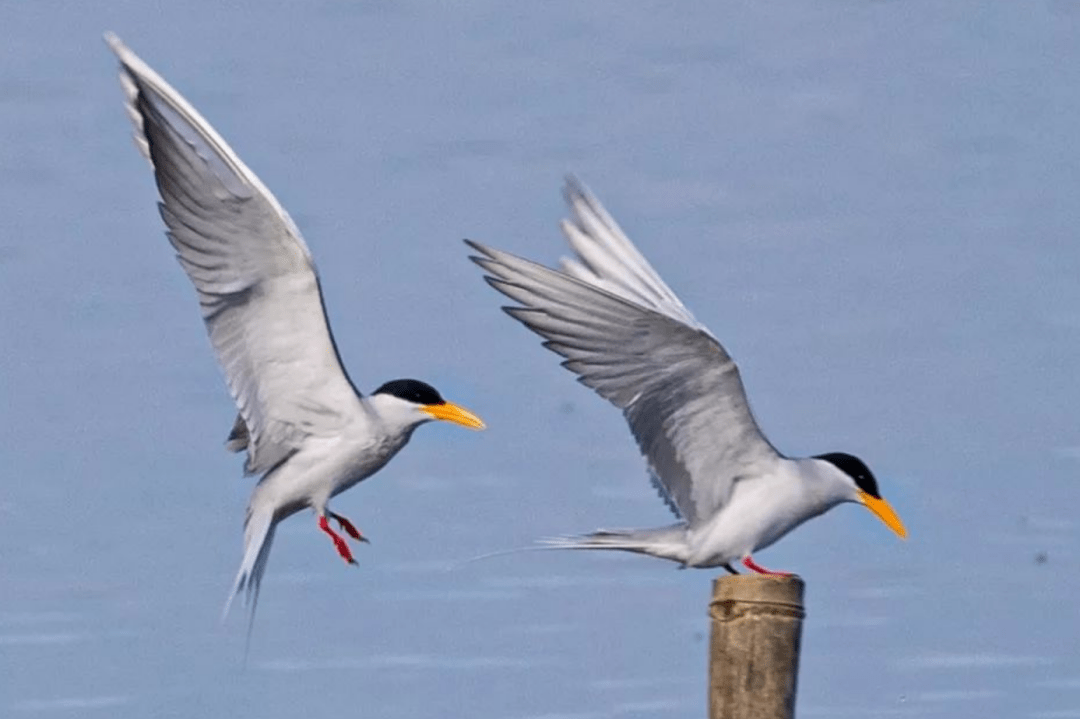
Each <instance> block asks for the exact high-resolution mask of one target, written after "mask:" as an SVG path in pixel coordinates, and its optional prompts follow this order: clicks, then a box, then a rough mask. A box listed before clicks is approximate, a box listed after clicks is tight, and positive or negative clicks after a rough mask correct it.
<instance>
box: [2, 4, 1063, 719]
mask: <svg viewBox="0 0 1080 719" xmlns="http://www.w3.org/2000/svg"><path fill="white" fill-rule="evenodd" d="M0 27H2V28H3V29H2V30H0V37H2V38H3V40H4V41H3V42H2V43H0V68H2V69H0V137H2V138H3V139H2V140H0V301H2V303H3V307H4V311H3V319H2V320H0V401H2V402H3V407H4V411H3V412H2V414H0V436H2V440H0V467H2V470H0V472H2V473H3V481H2V483H0V677H2V679H0V715H4V716H12V717H21V716H27V717H69V716H87V717H119V718H127V717H132V718H135V717H138V718H140V719H142V718H144V717H149V716H153V717H245V716H252V717H255V716H258V717H263V718H267V719H275V718H277V717H293V716H301V715H304V716H306V715H314V716H365V717H388V718H395V717H421V716H423V717H429V716H447V717H466V716H467V717H478V718H491V719H496V718H497V719H539V718H541V717H543V718H544V719H601V718H603V719H608V718H611V717H692V716H701V715H702V714H703V712H704V691H705V689H704V687H705V681H704V673H705V649H706V647H705V636H706V633H707V622H706V618H705V605H706V601H707V598H708V596H709V591H710V589H709V583H710V580H711V578H712V575H711V574H710V573H708V572H704V571H686V572H680V571H675V570H674V569H673V568H672V566H671V565H669V564H666V563H662V562H658V561H650V560H648V559H644V558H635V557H621V556H620V557H613V556H595V555H591V556H590V555H585V554H573V555H568V554H557V553H553V554H522V555H515V556H510V557H503V558H495V559H490V560H487V561H484V562H478V563H475V564H470V565H467V566H465V567H463V568H460V569H456V570H452V571H448V570H447V568H448V567H450V566H451V565H453V564H454V563H455V562H457V561H458V560H461V559H464V558H467V557H471V556H474V555H477V554H481V553H484V552H488V551H494V550H498V549H504V548H508V547H515V546H522V545H525V544H528V543H529V542H530V541H531V540H532V539H533V538H535V537H538V536H544V535H550V534H557V533H564V532H573V531H583V530H589V529H592V528H595V527H597V526H649V525H656V524H661V523H666V522H668V521H669V516H668V515H667V512H666V510H665V509H664V507H663V506H662V504H661V503H660V502H659V501H658V500H657V499H656V498H655V497H654V496H653V495H652V491H651V489H650V488H649V486H648V484H647V482H646V481H645V477H644V472H643V469H642V466H641V462H640V460H639V458H638V456H637V452H636V450H635V448H634V446H633V444H632V442H631V440H630V438H629V435H628V433H627V432H626V429H625V427H624V425H623V422H622V420H621V418H620V417H619V416H618V413H616V412H615V411H613V410H612V409H610V408H609V407H608V406H607V405H606V404H605V403H604V402H602V401H601V400H600V399H598V398H597V397H595V396H593V395H592V394H591V393H589V392H588V391H587V390H585V389H584V388H582V387H580V386H579V385H577V384H576V383H574V382H573V381H572V379H571V376H570V375H569V374H568V373H566V372H564V371H563V370H561V369H560V368H559V367H558V366H557V362H556V360H555V357H554V356H552V355H550V354H548V353H546V352H544V351H543V350H542V349H540V348H539V346H538V343H537V342H536V340H535V338H534V337H532V336H531V335H529V334H527V333H526V332H525V331H524V330H523V329H521V328H520V327H517V326H515V325H513V324H512V323H511V322H510V321H509V320H507V319H506V318H505V317H503V316H502V315H501V313H499V312H498V311H497V310H496V307H497V306H498V304H499V303H500V302H499V298H498V297H496V296H495V294H494V293H493V292H491V291H490V290H489V289H488V288H486V287H485V286H484V285H483V283H482V282H480V280H479V278H478V272H477V271H476V269H475V268H474V267H472V266H471V265H470V264H469V263H467V262H466V261H465V259H464V255H465V252H464V248H463V246H462V245H461V242H460V240H461V238H462V237H464V236H470V237H473V238H476V239H479V240H482V241H486V242H490V243H492V244H495V245H497V246H501V247H505V248H507V249H510V250H513V251H517V252H520V253H523V254H527V255H529V256H532V257H535V258H537V259H541V260H544V261H547V262H553V261H555V260H556V259H557V257H558V256H559V254H560V253H561V252H562V251H563V250H562V244H561V239H560V237H559V235H558V233H557V231H556V229H555V223H556V221H557V220H558V219H559V218H560V217H561V216H562V207H561V204H560V203H561V200H560V197H559V193H558V188H559V182H560V179H561V175H562V174H563V173H565V172H568V171H573V172H575V173H577V174H579V175H580V176H581V177H582V178H583V179H584V180H585V181H586V182H588V183H589V184H590V185H591V186H592V187H593V189H594V190H595V191H596V192H597V194H598V195H599V196H600V197H601V198H602V199H603V200H604V201H605V203H606V204H607V206H608V208H609V209H610V210H611V211H612V213H613V214H615V216H616V217H617V218H619V219H620V221H621V223H622V224H623V226H624V227H625V228H626V230H627V231H628V232H629V233H630V235H631V236H632V237H634V238H636V239H637V241H638V243H639V244H640V245H641V247H642V249H643V250H644V251H645V253H646V254H647V255H648V256H649V257H650V258H652V260H653V261H654V264H655V265H656V266H657V268H658V269H659V270H660V271H661V273H662V274H664V275H665V277H666V278H667V279H668V281H669V282H670V284H671V285H672V287H674V288H675V289H676V291H678V292H679V293H680V294H681V295H682V297H683V299H684V300H685V301H686V303H687V305H688V306H690V307H691V308H692V309H693V311H694V312H695V313H696V315H697V316H698V317H699V318H700V319H701V320H702V321H704V322H706V323H708V324H709V325H710V326H711V327H712V329H713V330H714V332H715V333H716V334H717V335H718V336H719V337H721V338H722V339H723V340H724V341H725V343H726V344H727V346H728V348H729V349H730V350H731V352H732V353H733V354H734V355H735V357H736V358H737V359H738V360H739V362H740V364H741V365H742V368H743V374H744V378H745V380H746V383H747V385H748V389H749V392H750V395H751V399H752V401H753V404H754V407H755V410H756V412H757V414H758V416H759V418H760V420H761V422H762V424H763V425H764V427H765V428H766V430H767V431H768V433H769V435H770V436H771V438H772V439H773V440H774V441H775V442H776V443H777V445H778V446H780V447H781V448H783V449H784V450H785V451H787V452H790V453H816V452H822V451H829V450H837V449H843V450H847V451H851V452H855V453H857V454H859V455H861V456H862V457H864V458H865V459H866V460H867V461H868V462H869V463H870V465H871V466H872V467H873V468H874V469H875V470H876V472H877V474H878V475H879V477H880V478H881V480H882V484H883V487H884V489H885V492H886V495H887V496H889V497H890V498H891V499H892V500H893V502H894V504H895V505H896V507H897V509H898V510H899V512H900V514H901V516H903V517H904V519H905V520H906V521H907V524H908V527H909V529H910V530H911V535H912V538H911V540H910V541H908V542H907V543H901V542H899V541H896V540H895V538H894V537H893V536H892V535H891V534H890V533H888V532H887V530H886V529H885V528H884V527H883V526H881V525H880V524H878V523H877V522H876V521H875V520H874V519H873V518H872V517H871V515H870V514H869V513H867V512H865V511H862V510H860V509H857V508H854V507H847V508H842V509H838V510H836V511H834V512H832V513H831V514H829V515H828V516H826V517H824V518H822V519H820V520H817V521H815V522H812V523H811V524H810V525H808V526H806V527H804V528H803V529H801V530H800V531H798V532H797V533H796V534H795V535H794V536H792V537H790V538H788V539H787V540H786V541H784V542H782V543H781V544H780V545H778V546H776V547H775V548H773V549H771V550H769V551H767V552H765V553H763V554H762V555H761V561H762V562H763V563H765V564H767V565H768V566H775V567H777V568H786V569H793V570H797V571H799V572H800V573H801V574H802V575H803V576H804V577H805V578H806V580H807V582H808V584H809V595H808V608H809V619H808V622H807V624H806V634H805V646H804V652H803V668H802V674H801V687H800V695H799V707H800V714H801V716H806V717H814V716H827V717H842V716H851V717H867V716H916V717H986V716H1008V717H1032V718H1035V717H1038V718H1042V719H1050V718H1051V717H1055V718H1061V717H1080V650H1078V648H1077V647H1078V646H1080V610H1078V609H1077V603H1076V595H1077V591H1078V589H1080V578H1078V577H1080V553H1078V551H1077V540H1078V534H1080V531H1078V530H1080V527H1078V523H1077V520H1076V519H1075V516H1076V511H1077V509H1076V507H1077V497H1078V495H1080V484H1078V474H1080V423H1078V422H1077V417H1076V414H1077V413H1076V407H1077V404H1078V402H1080V385H1078V383H1077V380H1076V371H1075V368H1076V367H1077V363H1078V360H1080V284H1078V283H1077V281H1076V277H1077V276H1078V273H1080V241H1078V230H1077V227H1078V226H1080V205H1078V203H1077V202H1076V197H1077V192H1078V191H1080V141H1078V139H1077V133H1076V118H1077V117H1078V116H1080V91H1078V90H1077V88H1078V87H1080V5H1077V3H1074V2H1071V1H1068V0H1052V1H1051V0H1032V1H1031V2H1027V3H981V2H965V1H962V0H954V2H950V3H941V2H936V1H931V0H926V1H910V2H855V1H845V0H835V1H831V2H818V3H813V4H811V3H803V2H793V1H790V0H777V1H775V2H768V3H760V2H726V3H714V4H709V5H702V6H698V7H691V6H689V5H678V6H675V5H669V4H659V3H657V4H647V3H639V4H633V5H631V4H628V3H575V2H567V3H550V2H549V3H530V4H524V3H520V4H514V5H511V4H508V3H502V2H469V3H419V2H413V3H410V2H392V3H391V2H368V3H332V2H323V3H296V2H263V3H258V4H250V3H249V4H245V5H244V6H243V7H241V8H238V9H228V8H222V7H220V6H219V4H218V3H211V2H206V1H205V0H196V1H188V0H186V1H185V2H165V3H160V4H152V3H143V2H116V3H110V4H108V6H107V7H105V6H101V7H95V5H94V4H93V3H49V2H33V3H31V2H24V3H16V2H8V3H6V4H3V5H2V6H0ZM106 29H112V30H115V31H116V32H117V33H118V34H119V35H120V36H121V37H122V38H124V40H126V41H127V42H128V43H129V44H130V45H131V46H132V47H133V48H134V49H135V50H136V51H137V52H139V53H140V54H141V55H143V57H145V58H146V59H147V61H149V62H150V63H151V64H152V65H153V66H154V67H156V68H157V69H159V70H160V71H161V72H162V73H163V74H164V75H165V77H166V78H168V79H169V80H170V81H172V82H173V83H174V84H175V85H177V87H178V88H180V89H181V90H182V91H183V92H184V93H185V94H186V95H187V96H188V97H189V98H190V99H191V100H192V101H193V102H194V103H195V104H196V106H197V107H199V108H200V109H201V110H202V111H203V112H204V113H205V114H206V115H207V116H208V117H209V118H210V119H211V121H212V122H214V124H215V125H216V126H217V127H218V129H219V130H220V131H221V132H222V133H223V134H224V135H225V136H226V138H228V139H229V140H230V141H231V142H232V144H233V146H234V147H235V148H236V149H237V151H238V152H239V153H240V154H241V155H242V156H243V157H244V158H245V159H246V160H247V161H248V162H249V164H250V165H251V166H252V167H253V169H255V171H256V172H258V173H259V174H260V175H261V177H262V178H263V179H264V181H265V182H266V183H267V184H268V185H269V186H270V187H271V188H273V190H274V191H275V192H276V194H277V196H278V197H279V198H280V199H281V201H282V202H283V203H284V204H285V205H286V206H287V207H288V208H289V209H290V211H291V212H292V214H293V216H294V218H295V219H296V220H297V222H298V223H299V224H300V226H301V227H302V228H303V229H304V231H305V233H306V235H307V238H308V240H309V244H310V245H311V247H312V249H313V251H314V253H315V255H316V257H317V259H318V261H319V262H320V267H321V270H322V273H323V280H324V282H323V284H324V287H325V291H326V295H327V303H328V305H329V309H330V313H331V320H332V322H333V325H334V328H335V330H336V334H337V338H338V342H339V344H340V347H341V350H342V353H343V355H344V357H345V360H346V364H347V365H348V366H349V368H350V370H351V372H352V374H353V377H354V378H356V379H357V381H358V382H359V384H360V385H361V386H362V387H365V388H368V389H371V388H374V387H375V386H377V385H378V384H380V383H381V382H383V381H384V380H387V379H391V378H394V377H399V376H415V377H420V378H423V379H426V380H428V381H431V382H432V383H434V384H435V385H436V386H438V387H439V388H440V389H441V390H443V392H444V394H446V395H447V396H448V397H450V398H452V399H454V400H457V401H460V402H461V403H463V404H465V405H466V406H469V407H472V408H474V409H476V410H477V411H478V412H479V413H480V414H481V415H482V416H484V418H485V419H486V420H487V421H488V423H489V425H490V430H489V431H488V432H486V433H483V434H474V433H469V432H466V431H463V430H459V429H456V428H452V427H448V426H442V427H428V428H424V429H422V430H420V431H419V432H418V434H417V436H416V437H415V438H414V441H413V443H412V445H411V446H410V447H409V448H408V450H407V451H405V452H404V453H403V455H402V456H401V457H399V458H398V459H396V460H395V461H394V462H393V463H392V464H391V465H390V466H389V467H388V468H387V469H386V470H385V471H384V472H382V473H381V474H379V475H378V476H377V477H376V478H375V479H374V480H373V481H371V482H368V483H365V484H364V485H363V486H361V487H360V488H358V489H356V490H353V491H352V492H350V493H348V494H346V495H344V496H343V497H341V498H340V499H339V500H338V502H337V504H336V507H337V509H338V510H339V511H342V512H343V513H345V514H346V515H349V516H351V517H352V518H353V519H354V520H355V521H356V522H357V524H358V525H359V526H360V527H361V528H362V529H363V530H364V531H365V533H366V534H368V535H369V536H370V537H371V538H372V539H373V542H374V543H373V545H372V546H371V547H364V548H361V550H360V552H361V555H360V557H359V559H360V567H359V568H358V569H355V570H353V569H350V568H346V567H345V566H343V565H342V564H341V562H340V561H339V560H338V559H337V558H336V556H335V555H334V552H333V549H332V547H331V546H330V544H329V542H327V541H326V539H325V537H323V536H321V535H320V534H319V533H318V532H317V531H316V529H315V527H314V523H313V522H312V521H311V519H310V518H309V517H306V516H303V515H301V516H299V517H297V518H294V519H292V520H290V521H288V522H287V523H286V524H284V525H283V526H282V527H281V530H280V533H279V538H278V541H277V542H276V543H275V547H274V554H273V559H272V561H271V564H270V569H269V573H268V576H267V580H266V583H265V586H264V592H263V600H262V605H261V607H260V615H259V621H258V623H257V626H256V633H255V639H254V644H253V648H252V653H251V658H250V661H249V664H248V667H247V669H246V670H244V669H243V665H242V655H243V629H244V627H243V625H244V622H243V620H242V617H241V616H239V615H236V616H234V617H232V621H230V622H228V623H227V624H226V625H224V626H222V625H220V624H219V623H218V612H219V611H220V608H221V605H222V602H223V601H224V599H225V595H226V592H227V589H228V587H229V583H230V581H231V579H232V577H233V573H234V571H235V566H236V563H237V562H238V561H239V553H240V524H241V521H242V518H243V509H244V504H245V501H246V497H247V493H248V491H249V489H250V481H248V480H244V479H242V478H241V477H240V462H239V460H238V459H237V458H236V457H233V456H231V455H228V454H227V453H225V452H224V451H223V450H221V449H220V447H221V443H222V440H223V439H224V436H225V434H226V432H227V430H228V429H229V426H230V424H231V421H232V417H233V410H232V407H231V404H230V401H229V399H228V397H227V395H226V393H225V391H224V387H223V384H222V382H221V380H220V377H219V374H218V370H217V367H216V366H215V364H214V362H213V358H212V356H211V353H210V351H209V347H208V343H207V341H206V339H205V336H204V334H203V329H202V326H201V324H200V322H199V319H198V315H197V312H196V307H195V301H194V297H193V293H192V291H191V289H190V287H189V286H188V284H187V281H186V279H185V278H184V277H183V275H182V273H181V271H180V270H179V268H178V267H177V266H176V263H175V262H174V261H173V259H172V258H171V252H170V251H169V248H168V246H167V243H166V241H165V239H164V238H163V236H162V227H161V222H160V220H159V219H158V217H157V214H156V211H155V208H154V201H155V194H154V189H153V183H152V181H151V178H150V173H149V172H148V169H147V167H146V165H145V163H144V162H143V161H142V160H141V159H140V158H139V157H138V156H137V154H136V153H135V151H134V150H133V149H132V147H131V145H130V141H129V129H128V124H127V120H126V118H125V117H124V114H123V111H122V108H121V95H120V91H119V89H118V86H117V83H116V80H115V62H114V60H113V58H112V57H111V55H110V54H109V53H108V52H107V50H106V48H105V47H104V45H103V43H102V42H101V40H100V33H101V32H102V31H104V30H106ZM376 343H378V344H376Z"/></svg>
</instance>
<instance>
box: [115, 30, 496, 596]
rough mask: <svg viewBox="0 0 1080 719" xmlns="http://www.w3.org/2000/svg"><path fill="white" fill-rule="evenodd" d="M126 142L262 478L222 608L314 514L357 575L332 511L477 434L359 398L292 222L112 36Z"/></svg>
mask: <svg viewBox="0 0 1080 719" xmlns="http://www.w3.org/2000/svg"><path fill="white" fill-rule="evenodd" d="M105 39H106V42H107V43H108V45H109V47H110V48H112V50H113V52H115V53H116V56H117V57H118V58H119V59H120V64H121V72H120V83H121V85H122V86H123V90H124V94H125V96H126V99H127V112H128V115H129V116H130V117H131V120H132V122H133V123H134V124H135V142H136V145H137V146H138V148H139V150H140V151H141V152H142V154H143V155H144V156H145V157H146V159H148V160H149V161H150V164H151V166H152V167H153V170H154V179H155V180H156V181H157V186H158V190H159V192H160V194H161V202H160V203H158V205H159V208H160V210H161V216H162V218H163V219H164V221H165V225H166V227H167V228H168V231H167V235H168V238H169V241H170V242H171V243H172V246H173V248H174V249H175V250H176V256H177V259H178V260H179V261H180V265H181V266H182V267H183V268H184V271H185V272H186V273H187V275H188V277H189V278H190V279H191V282H192V284H194V285H195V290H196V292H197V293H198V296H199V305H200V307H201V309H202V317H203V321H204V322H205V323H206V329H207V331H208V333H209V335H210V343H211V344H212V345H213V348H214V353H215V354H216V355H217V359H218V362H219V363H220V364H221V368H222V370H223V371H224V374H225V381H226V383H227V384H228V386H229V391H230V392H231V393H232V396H233V399H234V400H235V401H236V405H237V407H238V408H239V416H238V417H237V419H236V423H235V425H234V426H233V429H232V432H231V433H230V434H229V437H228V440H227V442H226V446H227V447H228V448H229V449H231V450H233V451H235V452H240V451H244V450H246V451H247V461H246V463H245V465H244V472H245V474H247V475H259V476H260V479H259V482H258V484H257V485H256V486H255V490H254V491H253V492H252V494H251V499H250V501H249V503H248V508H247V519H246V521H245V524H244V556H243V561H242V562H241V564H240V570H239V572H238V573H237V575H236V581H235V584H234V585H233V591H232V593H231V595H230V597H229V601H228V603H226V606H225V613H226V614H227V613H228V610H229V606H230V605H231V603H232V601H233V599H235V598H236V596H237V595H238V594H240V592H241V591H245V590H246V592H247V599H248V601H249V604H250V610H251V616H252V617H254V613H255V606H256V604H257V602H258V598H259V585H260V584H261V582H262V576H263V573H264V572H265V570H266V562H267V558H268V556H269V554H270V545H271V542H272V540H273V538H274V528H275V526H276V525H277V523H278V522H280V521H281V520H283V519H285V518H286V517H289V516H290V515H292V514H295V513H296V512H298V511H300V510H302V509H304V508H306V507H310V508H311V509H313V510H314V512H315V515H316V519H317V523H318V527H319V529H321V530H322V531H323V532H325V533H326V534H328V535H329V536H330V538H331V540H333V543H334V547H335V548H336V549H337V552H338V554H340V555H341V557H342V559H344V560H345V561H346V562H348V563H350V564H355V563H356V562H355V560H354V559H353V556H352V552H351V551H350V550H349V546H348V544H347V543H346V541H345V538H344V537H342V536H341V535H339V534H338V533H337V532H335V531H334V529H333V528H331V526H330V524H329V522H328V521H327V519H328V518H329V519H333V520H335V521H336V522H337V523H338V525H339V526H340V527H341V529H342V530H343V532H344V533H345V534H347V535H348V536H350V537H352V538H353V539H355V540H360V541H366V539H365V538H364V537H363V535H362V534H360V532H359V531H358V530H357V529H356V528H355V527H354V526H353V525H352V523H351V522H349V520H348V519H346V518H345V517H342V516H341V515H339V514H335V513H333V512H331V511H330V510H329V508H328V504H329V501H330V499H331V498H332V497H334V496H336V495H337V494H339V493H341V492H344V491H345V490H346V489H348V488H350V487H352V486H353V485H355V484H356V483H358V482H360V481H361V480H363V479H366V478H367V477H370V476H371V475H372V474H374V473H375V472H377V471H379V469H381V468H382V467H383V465H385V464H386V463H387V462H388V461H389V460H390V458H391V457H393V456H394V455H395V454H397V453H398V451H399V450H401V448H402V447H404V446H405V444H406V443H407V442H408V441H409V438H410V437H411V436H412V433H413V430H415V429H416V428H417V427H418V426H419V425H421V424H424V423H425V422H430V421H432V420H445V421H449V422H455V423H457V424H460V425H463V426H465V427H469V428H471V429H483V428H484V423H483V422H482V421H481V420H480V418H479V417H477V416H476V415H474V414H473V413H471V412H469V411H468V410H466V409H464V408H462V407H459V406H457V405H455V404H452V403H450V402H447V401H446V400H444V399H443V398H442V397H441V396H440V395H439V393H438V392H437V391H436V390H435V389H434V388H433V387H431V386H430V385H427V384H425V383H423V382H420V381H418V380H412V379H399V380H394V381H392V382H387V383H386V384H384V385H382V386H381V387H379V388H378V389H377V390H375V392H374V393H372V394H371V395H370V396H367V397H365V396H362V395H361V394H360V392H358V391H357V389H356V387H355V386H354V385H353V383H352V380H350V379H349V376H348V374H346V372H345V369H344V367H343V366H342V364H341V358H340V357H339V356H338V351H337V347H336V345H335V344H334V338H333V336H332V335H331V333H330V327H329V324H328V320H327V317H326V312H325V311H324V307H323V297H322V293H321V291H320V288H319V278H318V274H317V273H316V270H315V264H314V262H313V261H312V258H311V253H310V252H309V251H308V248H307V245H306V244H305V243H304V240H303V238H302V237H301V235H300V231H299V230H298V229H297V228H296V225H294V224H293V221H292V220H291V219H290V218H289V215H288V214H287V213H286V212H285V210H284V209H283V208H282V207H281V205H280V204H279V203H278V201H277V199H275V198H274V196H273V195H272V194H271V193H270V191H269V190H268V189H267V188H266V186H265V185H263V183H262V182H261V181H260V180H259V178H258V177H256V176H255V174H254V173H253V172H252V171H251V170H249V169H248V167H247V166H246V165H245V164H244V163H243V162H242V161H241V160H240V158H239V157H238V156H237V155H236V153H235V152H233V150H232V149H231V148H230V147H229V146H228V145H227V144H226V143H225V141H224V140H223V139H222V138H221V136H220V135H218V133H217V132H216V131H215V130H214V128H212V127H211V126H210V124H209V123H207V122H206V120H204V119H203V117H202V116H201V115H200V114H199V113H198V112H197V111H196V110H195V108H193V107H192V106H191V105H190V104H189V103H188V102H187V101H186V100H185V99H184V98H183V97H182V96H181V95H180V93H178V92H177V91H176V90H174V89H173V88H172V87H171V86H170V85H169V84H168V83H167V82H165V81H164V80H163V79H162V78H161V77H160V76H159V75H158V74H157V73H156V72H154V71H153V70H152V69H151V68H150V67H149V66H148V65H147V64H146V63H145V62H143V61H142V60H141V59H139V58H138V57H137V56H136V55H135V53H133V52H132V51H131V50H129V49H128V48H127V47H126V46H125V45H124V44H123V43H122V42H121V41H120V39H119V38H117V37H116V36H115V35H112V34H107V35H106V36H105Z"/></svg>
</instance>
